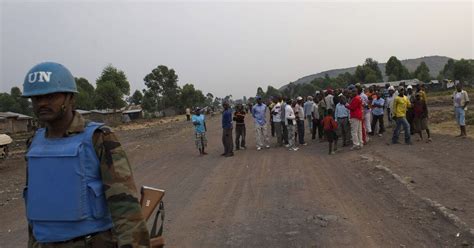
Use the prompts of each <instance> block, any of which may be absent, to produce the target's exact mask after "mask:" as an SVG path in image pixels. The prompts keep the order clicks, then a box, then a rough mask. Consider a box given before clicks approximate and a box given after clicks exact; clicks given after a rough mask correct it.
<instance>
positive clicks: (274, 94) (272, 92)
mask: <svg viewBox="0 0 474 248" xmlns="http://www.w3.org/2000/svg"><path fill="white" fill-rule="evenodd" d="M265 95H266V97H267V98H270V97H278V96H281V92H280V91H279V90H278V89H276V88H274V87H273V86H271V85H269V86H268V87H267V92H266V93H265Z"/></svg>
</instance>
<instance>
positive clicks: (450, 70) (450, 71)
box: [439, 59, 454, 80]
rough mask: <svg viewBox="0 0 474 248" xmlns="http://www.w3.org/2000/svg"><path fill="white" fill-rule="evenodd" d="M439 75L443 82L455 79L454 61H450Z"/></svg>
mask: <svg viewBox="0 0 474 248" xmlns="http://www.w3.org/2000/svg"><path fill="white" fill-rule="evenodd" d="M439 74H440V76H441V80H443V79H454V59H449V60H448V62H447V63H446V64H445V65H444V68H443V70H442V71H440V73H439Z"/></svg>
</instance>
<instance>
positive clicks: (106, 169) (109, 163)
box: [28, 112, 150, 248]
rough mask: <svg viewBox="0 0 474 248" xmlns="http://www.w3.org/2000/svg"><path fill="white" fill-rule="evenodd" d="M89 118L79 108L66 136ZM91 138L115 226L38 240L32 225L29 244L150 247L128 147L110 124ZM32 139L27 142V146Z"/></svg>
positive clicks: (44, 247) (37, 247)
mask: <svg viewBox="0 0 474 248" xmlns="http://www.w3.org/2000/svg"><path fill="white" fill-rule="evenodd" d="M85 125H86V121H85V120H84V118H83V117H82V116H81V115H80V114H79V113H77V112H74V118H73V121H72V122H71V125H70V126H69V128H68V130H67V132H66V134H65V136H71V135H74V134H76V133H81V132H83V131H84V127H85ZM92 142H93V144H94V149H95V151H96V154H97V157H98V158H99V161H100V171H101V176H102V183H103V185H104V189H105V196H106V199H107V205H108V207H109V210H110V213H111V216H112V221H113V223H114V227H113V228H112V230H109V231H105V232H101V233H98V234H96V235H93V237H91V238H90V239H88V238H82V239H78V240H75V239H73V240H71V241H68V242H57V243H38V242H37V241H36V240H35V238H34V236H33V235H32V231H31V229H30V228H29V235H28V236H29V241H28V247H34V248H49V247H55V248H63V247H64V248H76V247H77V248H79V247H92V248H95V247H97V248H108V247H120V248H126V247H127V248H128V247H149V246H150V237H149V233H148V229H147V227H146V222H145V220H144V218H143V215H142V211H141V207H140V204H139V201H138V198H137V189H136V187H135V182H134V180H133V174H132V168H131V167H130V164H129V162H128V159H127V156H126V154H125V151H124V150H123V149H122V147H121V145H120V142H119V141H118V139H117V137H116V136H115V135H114V134H113V133H112V131H111V129H110V128H109V127H106V126H103V127H101V128H100V129H98V130H97V131H96V132H95V133H94V135H93V137H92ZM30 144H31V142H30V141H29V142H28V147H29V145H30Z"/></svg>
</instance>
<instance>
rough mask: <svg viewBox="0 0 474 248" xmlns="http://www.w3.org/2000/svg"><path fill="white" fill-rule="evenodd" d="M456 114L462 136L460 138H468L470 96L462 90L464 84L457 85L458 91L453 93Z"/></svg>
mask: <svg viewBox="0 0 474 248" xmlns="http://www.w3.org/2000/svg"><path fill="white" fill-rule="evenodd" d="M453 103H454V113H455V115H456V122H457V123H458V125H459V128H460V129H461V134H460V135H458V137H463V138H466V137H467V133H466V116H465V114H466V111H467V105H468V104H469V96H468V95H467V92H466V91H465V90H463V89H462V84H461V83H458V84H457V85H456V91H455V92H454V93H453Z"/></svg>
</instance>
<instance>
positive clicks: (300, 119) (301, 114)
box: [295, 96, 307, 146]
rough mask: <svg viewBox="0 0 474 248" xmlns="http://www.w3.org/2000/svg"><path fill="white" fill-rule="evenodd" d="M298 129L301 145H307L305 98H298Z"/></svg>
mask: <svg viewBox="0 0 474 248" xmlns="http://www.w3.org/2000/svg"><path fill="white" fill-rule="evenodd" d="M296 101H297V103H296V106H295V109H296V113H295V116H296V128H297V132H298V141H299V143H300V145H303V146H305V145H307V144H306V143H305V142H304V119H305V113H304V108H303V98H302V97H301V96H299V97H297V98H296Z"/></svg>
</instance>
